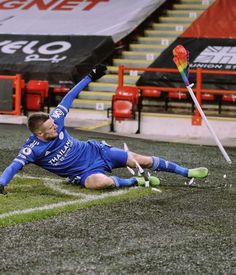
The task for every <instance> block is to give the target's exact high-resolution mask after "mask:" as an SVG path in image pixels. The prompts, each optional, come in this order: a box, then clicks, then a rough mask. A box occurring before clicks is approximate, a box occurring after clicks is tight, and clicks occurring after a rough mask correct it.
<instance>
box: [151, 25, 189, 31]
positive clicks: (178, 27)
mask: <svg viewBox="0 0 236 275" xmlns="http://www.w3.org/2000/svg"><path fill="white" fill-rule="evenodd" d="M189 25H190V24H189V23H182V24H178V23H177V24H173V23H169V24H167V23H153V24H152V25H151V27H152V28H153V30H163V31H164V30H166V31H181V32H182V31H184V30H186V29H187V27H189Z"/></svg>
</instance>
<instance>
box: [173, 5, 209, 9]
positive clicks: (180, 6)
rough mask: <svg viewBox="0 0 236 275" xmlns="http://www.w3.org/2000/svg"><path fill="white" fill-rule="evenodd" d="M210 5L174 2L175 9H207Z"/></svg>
mask: <svg viewBox="0 0 236 275" xmlns="http://www.w3.org/2000/svg"><path fill="white" fill-rule="evenodd" d="M208 6H209V5H203V4H194V3H193V4H192V3H191V4H190V3H189V4H174V6H173V8H174V9H175V10H205V9H207V8H208Z"/></svg>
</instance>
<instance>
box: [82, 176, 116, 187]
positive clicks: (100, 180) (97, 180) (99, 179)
mask: <svg viewBox="0 0 236 275" xmlns="http://www.w3.org/2000/svg"><path fill="white" fill-rule="evenodd" d="M85 187H86V188H88V189H105V188H109V187H115V183H114V181H113V180H112V179H111V178H110V177H108V176H106V175H103V174H94V175H90V176H89V177H87V179H86V181H85Z"/></svg>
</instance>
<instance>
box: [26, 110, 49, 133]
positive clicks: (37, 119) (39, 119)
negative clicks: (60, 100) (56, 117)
mask: <svg viewBox="0 0 236 275" xmlns="http://www.w3.org/2000/svg"><path fill="white" fill-rule="evenodd" d="M48 119H49V114H47V113H43V112H39V113H33V114H31V115H30V116H29V118H28V123H27V126H28V128H29V130H30V131H31V132H32V133H35V132H37V130H39V128H40V126H41V125H42V124H43V123H44V122H45V121H47V120H48Z"/></svg>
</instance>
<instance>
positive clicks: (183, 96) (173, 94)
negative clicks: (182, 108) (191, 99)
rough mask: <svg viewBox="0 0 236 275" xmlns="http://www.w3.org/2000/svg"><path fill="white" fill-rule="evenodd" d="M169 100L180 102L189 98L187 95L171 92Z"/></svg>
mask: <svg viewBox="0 0 236 275" xmlns="http://www.w3.org/2000/svg"><path fill="white" fill-rule="evenodd" d="M168 98H171V99H178V100H182V99H184V100H186V99H187V98H188V95H187V93H182V92H169V94H168Z"/></svg>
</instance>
